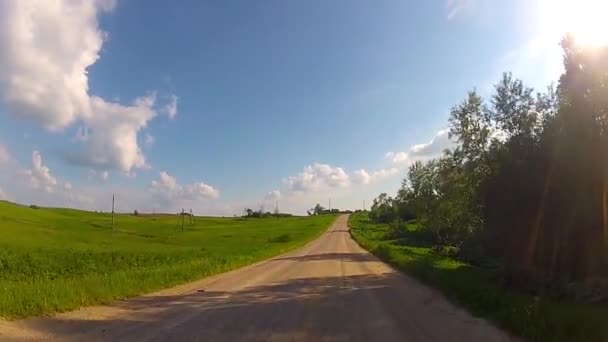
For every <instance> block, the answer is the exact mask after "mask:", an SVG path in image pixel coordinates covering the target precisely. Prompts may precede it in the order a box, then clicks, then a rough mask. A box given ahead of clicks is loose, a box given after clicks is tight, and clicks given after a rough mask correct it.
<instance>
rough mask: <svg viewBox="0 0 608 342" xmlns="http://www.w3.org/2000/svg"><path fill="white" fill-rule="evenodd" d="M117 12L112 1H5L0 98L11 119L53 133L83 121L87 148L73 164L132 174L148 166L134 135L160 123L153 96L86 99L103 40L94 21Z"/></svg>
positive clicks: (0, 18)
mask: <svg viewBox="0 0 608 342" xmlns="http://www.w3.org/2000/svg"><path fill="white" fill-rule="evenodd" d="M113 7H114V1H109V0H95V1H68V0H23V1H2V2H0V98H2V99H3V100H4V102H5V103H6V104H7V106H8V109H9V112H10V113H12V114H13V115H14V116H16V117H20V118H26V119H29V120H31V121H33V122H35V123H37V124H39V125H41V126H43V127H45V128H47V129H49V130H51V131H62V130H63V129H64V128H66V127H68V126H71V125H73V124H74V123H76V122H82V124H83V125H84V127H86V128H84V127H83V128H81V129H80V131H79V132H77V133H78V134H77V137H78V138H79V139H80V140H83V143H84V144H85V147H84V148H83V150H82V151H80V152H79V153H75V154H71V156H70V158H69V160H70V161H72V162H75V163H77V164H81V165H85V166H92V167H96V168H105V169H118V170H122V171H130V170H131V169H132V168H142V167H145V166H146V162H145V157H144V155H143V154H142V152H141V150H140V148H139V146H138V144H137V134H138V132H139V131H140V130H141V128H142V127H145V126H146V125H147V123H148V121H149V120H151V119H152V118H153V117H155V116H156V111H155V109H154V104H155V95H154V94H150V95H147V96H144V97H140V98H138V99H136V100H135V101H134V103H133V104H132V105H122V104H119V103H114V102H109V101H106V100H105V99H102V98H100V97H98V96H94V95H90V94H89V84H88V82H89V80H88V75H87V72H88V68H89V67H91V66H92V65H93V64H94V63H95V62H96V61H97V59H98V58H99V52H100V50H101V47H102V45H103V42H104V39H105V38H106V35H105V33H104V32H102V31H101V30H100V29H99V27H98V22H97V16H98V15H99V14H100V13H102V12H107V11H110V10H112V9H113ZM176 101H177V98H176V97H175V101H174V102H175V106H174V107H175V111H174V112H175V113H176V112H177V102H176ZM170 104H171V103H170Z"/></svg>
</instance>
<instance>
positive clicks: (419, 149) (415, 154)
mask: <svg viewBox="0 0 608 342" xmlns="http://www.w3.org/2000/svg"><path fill="white" fill-rule="evenodd" d="M453 146H454V142H453V141H452V140H450V138H449V134H448V130H447V129H445V130H441V131H439V132H437V134H435V136H434V137H433V139H431V141H429V142H428V143H425V144H417V145H414V146H412V147H411V148H410V149H409V150H408V151H407V152H388V153H386V154H385V155H384V157H385V158H386V159H388V160H390V161H391V162H393V163H395V164H410V163H413V162H415V161H417V160H428V159H433V158H435V157H438V156H439V155H441V153H442V152H443V151H444V150H445V149H448V148H450V147H453Z"/></svg>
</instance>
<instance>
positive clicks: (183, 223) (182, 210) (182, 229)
mask: <svg viewBox="0 0 608 342" xmlns="http://www.w3.org/2000/svg"><path fill="white" fill-rule="evenodd" d="M183 231H184V208H182V232H183Z"/></svg>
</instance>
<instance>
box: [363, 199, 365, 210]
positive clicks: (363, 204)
mask: <svg viewBox="0 0 608 342" xmlns="http://www.w3.org/2000/svg"><path fill="white" fill-rule="evenodd" d="M363 211H365V200H363Z"/></svg>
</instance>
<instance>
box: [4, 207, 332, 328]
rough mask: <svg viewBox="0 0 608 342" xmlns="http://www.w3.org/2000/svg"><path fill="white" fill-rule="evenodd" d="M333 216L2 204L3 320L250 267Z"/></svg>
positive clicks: (301, 240)
mask: <svg viewBox="0 0 608 342" xmlns="http://www.w3.org/2000/svg"><path fill="white" fill-rule="evenodd" d="M335 218H336V216H333V215H327V216H314V217H282V218H275V217H272V218H252V219H243V218H211V217H195V218H194V219H193V223H190V218H189V217H187V216H186V217H184V223H185V224H184V231H183V232H182V231H181V218H180V217H179V216H177V215H138V216H135V215H130V214H119V215H116V223H115V229H114V232H112V230H111V214H108V213H94V212H87V211H80V210H73V209H51V208H30V207H27V206H21V205H16V204H13V203H9V202H4V201H0V318H5V319H16V318H22V317H26V316H32V315H43V314H50V313H53V312H60V311H66V310H70V309H74V308H77V307H81V306H86V305H93V304H99V303H105V302H109V301H112V300H116V299H121V298H126V297H130V296H135V295H138V294H142V293H147V292H151V291H155V290H158V289H161V288H164V287H169V286H172V285H176V284H179V283H183V282H187V281H191V280H194V279H198V278H201V277H206V276H210V275H213V274H217V273H220V272H224V271H228V270H230V269H234V268H237V267H240V266H244V265H247V264H251V263H254V262H256V261H260V260H263V259H266V258H269V257H271V256H275V255H278V254H281V253H283V252H286V251H288V250H291V249H293V248H295V247H298V246H301V245H303V244H305V243H306V242H308V241H310V240H312V239H314V238H315V237H318V236H319V235H320V234H321V233H322V232H323V231H324V230H325V229H327V227H328V226H329V225H330V224H331V222H333V221H334V219H335Z"/></svg>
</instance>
